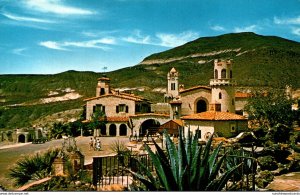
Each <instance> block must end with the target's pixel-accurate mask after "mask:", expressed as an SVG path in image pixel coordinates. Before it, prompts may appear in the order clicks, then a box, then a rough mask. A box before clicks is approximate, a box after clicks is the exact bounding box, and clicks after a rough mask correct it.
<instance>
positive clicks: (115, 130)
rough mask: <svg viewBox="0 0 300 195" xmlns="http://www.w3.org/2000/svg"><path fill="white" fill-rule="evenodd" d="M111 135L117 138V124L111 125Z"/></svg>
mask: <svg viewBox="0 0 300 195" xmlns="http://www.w3.org/2000/svg"><path fill="white" fill-rule="evenodd" d="M109 135H110V136H116V135H117V126H116V125H115V124H111V125H110V126H109Z"/></svg>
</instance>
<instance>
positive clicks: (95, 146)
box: [89, 137, 101, 151]
mask: <svg viewBox="0 0 300 195" xmlns="http://www.w3.org/2000/svg"><path fill="white" fill-rule="evenodd" d="M100 149H101V141H100V139H99V138H98V139H96V137H91V140H90V148H89V150H95V151H100Z"/></svg>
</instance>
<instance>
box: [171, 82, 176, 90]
mask: <svg viewBox="0 0 300 195" xmlns="http://www.w3.org/2000/svg"><path fill="white" fill-rule="evenodd" d="M171 90H172V91H174V90H175V83H171Z"/></svg>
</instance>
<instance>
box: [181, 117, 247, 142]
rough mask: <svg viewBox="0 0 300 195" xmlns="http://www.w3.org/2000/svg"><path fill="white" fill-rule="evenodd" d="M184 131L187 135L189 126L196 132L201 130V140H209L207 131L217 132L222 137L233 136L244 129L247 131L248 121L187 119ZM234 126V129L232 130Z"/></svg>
mask: <svg viewBox="0 0 300 195" xmlns="http://www.w3.org/2000/svg"><path fill="white" fill-rule="evenodd" d="M184 123H185V127H184V131H185V132H184V133H185V135H187V132H188V128H190V130H191V132H192V133H193V134H194V133H195V131H196V130H198V129H199V130H201V140H207V139H206V138H207V137H206V135H207V133H211V134H212V133H214V132H215V133H216V134H217V135H218V136H220V137H227V138H229V137H233V136H236V135H237V134H238V133H240V132H242V131H247V127H248V126H247V125H248V123H247V121H200V120H185V121H184ZM232 127H234V129H235V130H234V131H232V130H231V129H232Z"/></svg>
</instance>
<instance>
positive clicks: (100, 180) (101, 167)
mask: <svg viewBox="0 0 300 195" xmlns="http://www.w3.org/2000/svg"><path fill="white" fill-rule="evenodd" d="M137 160H138V161H140V162H142V163H143V164H144V165H145V166H146V167H147V168H148V169H150V170H154V167H153V164H152V162H151V161H150V159H149V155H147V154H143V155H125V156H123V155H116V156H105V157H93V185H94V186H97V188H99V187H104V186H106V185H112V184H120V185H123V186H125V187H127V188H128V187H129V185H130V184H132V182H133V178H132V176H131V173H130V172H129V171H128V170H131V171H133V172H140V166H139V165H138V164H137V162H136V161H137Z"/></svg>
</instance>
